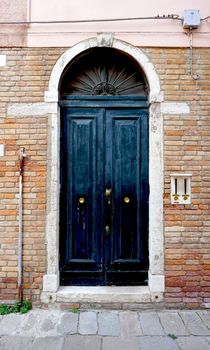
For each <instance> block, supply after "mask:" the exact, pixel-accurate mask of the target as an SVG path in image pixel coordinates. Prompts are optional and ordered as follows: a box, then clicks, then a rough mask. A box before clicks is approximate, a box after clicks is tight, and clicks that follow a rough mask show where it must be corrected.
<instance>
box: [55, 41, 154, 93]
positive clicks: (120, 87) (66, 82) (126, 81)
mask: <svg viewBox="0 0 210 350" xmlns="http://www.w3.org/2000/svg"><path fill="white" fill-rule="evenodd" d="M147 94H148V91H147V84H146V79H145V77H144V74H143V71H142V70H141V69H140V67H139V66H138V64H137V63H136V62H135V60H134V59H133V58H131V57H129V56H128V55H126V54H124V53H122V52H120V51H118V50H116V49H112V48H98V47H97V48H93V49H89V50H87V51H84V52H83V53H82V54H80V55H78V56H77V57H76V58H75V59H74V60H73V61H72V62H71V63H70V64H69V65H68V66H67V68H66V70H65V71H64V73H63V75H62V78H61V84H60V97H61V98H62V97H64V96H66V95H74V96H81V95H92V96H123V95H127V96H129V95H132V96H147Z"/></svg>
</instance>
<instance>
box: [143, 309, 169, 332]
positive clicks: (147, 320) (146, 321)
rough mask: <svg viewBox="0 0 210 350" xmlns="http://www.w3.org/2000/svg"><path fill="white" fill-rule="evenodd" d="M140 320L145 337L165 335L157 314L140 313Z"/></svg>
mask: <svg viewBox="0 0 210 350" xmlns="http://www.w3.org/2000/svg"><path fill="white" fill-rule="evenodd" d="M139 319H140V323H141V328H142V331H143V334H144V335H164V334H165V333H164V330H163V327H162V325H161V323H160V320H159V317H158V314H157V312H140V314H139Z"/></svg>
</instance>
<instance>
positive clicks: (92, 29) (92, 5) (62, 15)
mask: <svg viewBox="0 0 210 350" xmlns="http://www.w3.org/2000/svg"><path fill="white" fill-rule="evenodd" d="M193 8H195V9H199V10H200V13H201V17H202V18H204V17H206V16H208V15H210V1H209V0H182V1H181V0H178V1H175V0H158V1H157V0H147V1H146V3H144V5H142V2H141V1H139V0H128V1H125V0H124V1H122V0H115V1H113V0H77V1H69V0H59V1H57V0H44V1H43V0H30V19H31V21H48V20H49V21H50V20H56V21H60V20H81V19H99V18H125V17H145V16H156V15H158V14H159V15H163V14H165V15H167V14H172V13H173V14H178V15H179V16H180V17H182V15H183V12H184V10H185V9H193ZM97 32H114V33H115V37H117V38H119V39H122V40H126V41H129V42H130V43H132V44H133V45H138V46H168V47H169V46H179V47H185V46H188V45H189V38H188V36H187V35H186V34H187V31H186V30H184V29H183V28H182V22H181V21H176V20H141V21H126V22H103V23H99V22H98V23H76V24H56V25H55V24H51V25H47V24H42V25H41V24H33V25H31V26H30V28H29V30H28V45H29V46H71V45H73V44H75V43H77V42H78V41H80V40H83V39H86V38H89V37H91V36H95V35H96V33H97ZM193 33H194V38H193V41H194V46H201V47H202V46H203V47H205V46H209V45H210V20H206V21H204V22H202V24H201V26H200V27H199V29H198V30H194V31H193Z"/></svg>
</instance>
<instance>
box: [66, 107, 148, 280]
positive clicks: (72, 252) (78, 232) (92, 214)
mask: <svg viewBox="0 0 210 350" xmlns="http://www.w3.org/2000/svg"><path fill="white" fill-rule="evenodd" d="M61 130H62V133H61V206H60V208H61V220H60V230H61V233H60V236H61V239H60V254H61V261H60V268H61V284H63V285H69V284H73V285H111V284H115V285H132V284H144V283H145V279H146V278H147V268H148V242H147V240H148V118H147V113H146V109H143V108H64V109H63V114H62V125H61Z"/></svg>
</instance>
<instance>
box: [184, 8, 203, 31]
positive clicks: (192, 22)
mask: <svg viewBox="0 0 210 350" xmlns="http://www.w3.org/2000/svg"><path fill="white" fill-rule="evenodd" d="M200 22H201V18H200V11H199V10H184V15H183V28H185V29H190V28H194V29H196V28H198V27H199V25H200Z"/></svg>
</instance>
